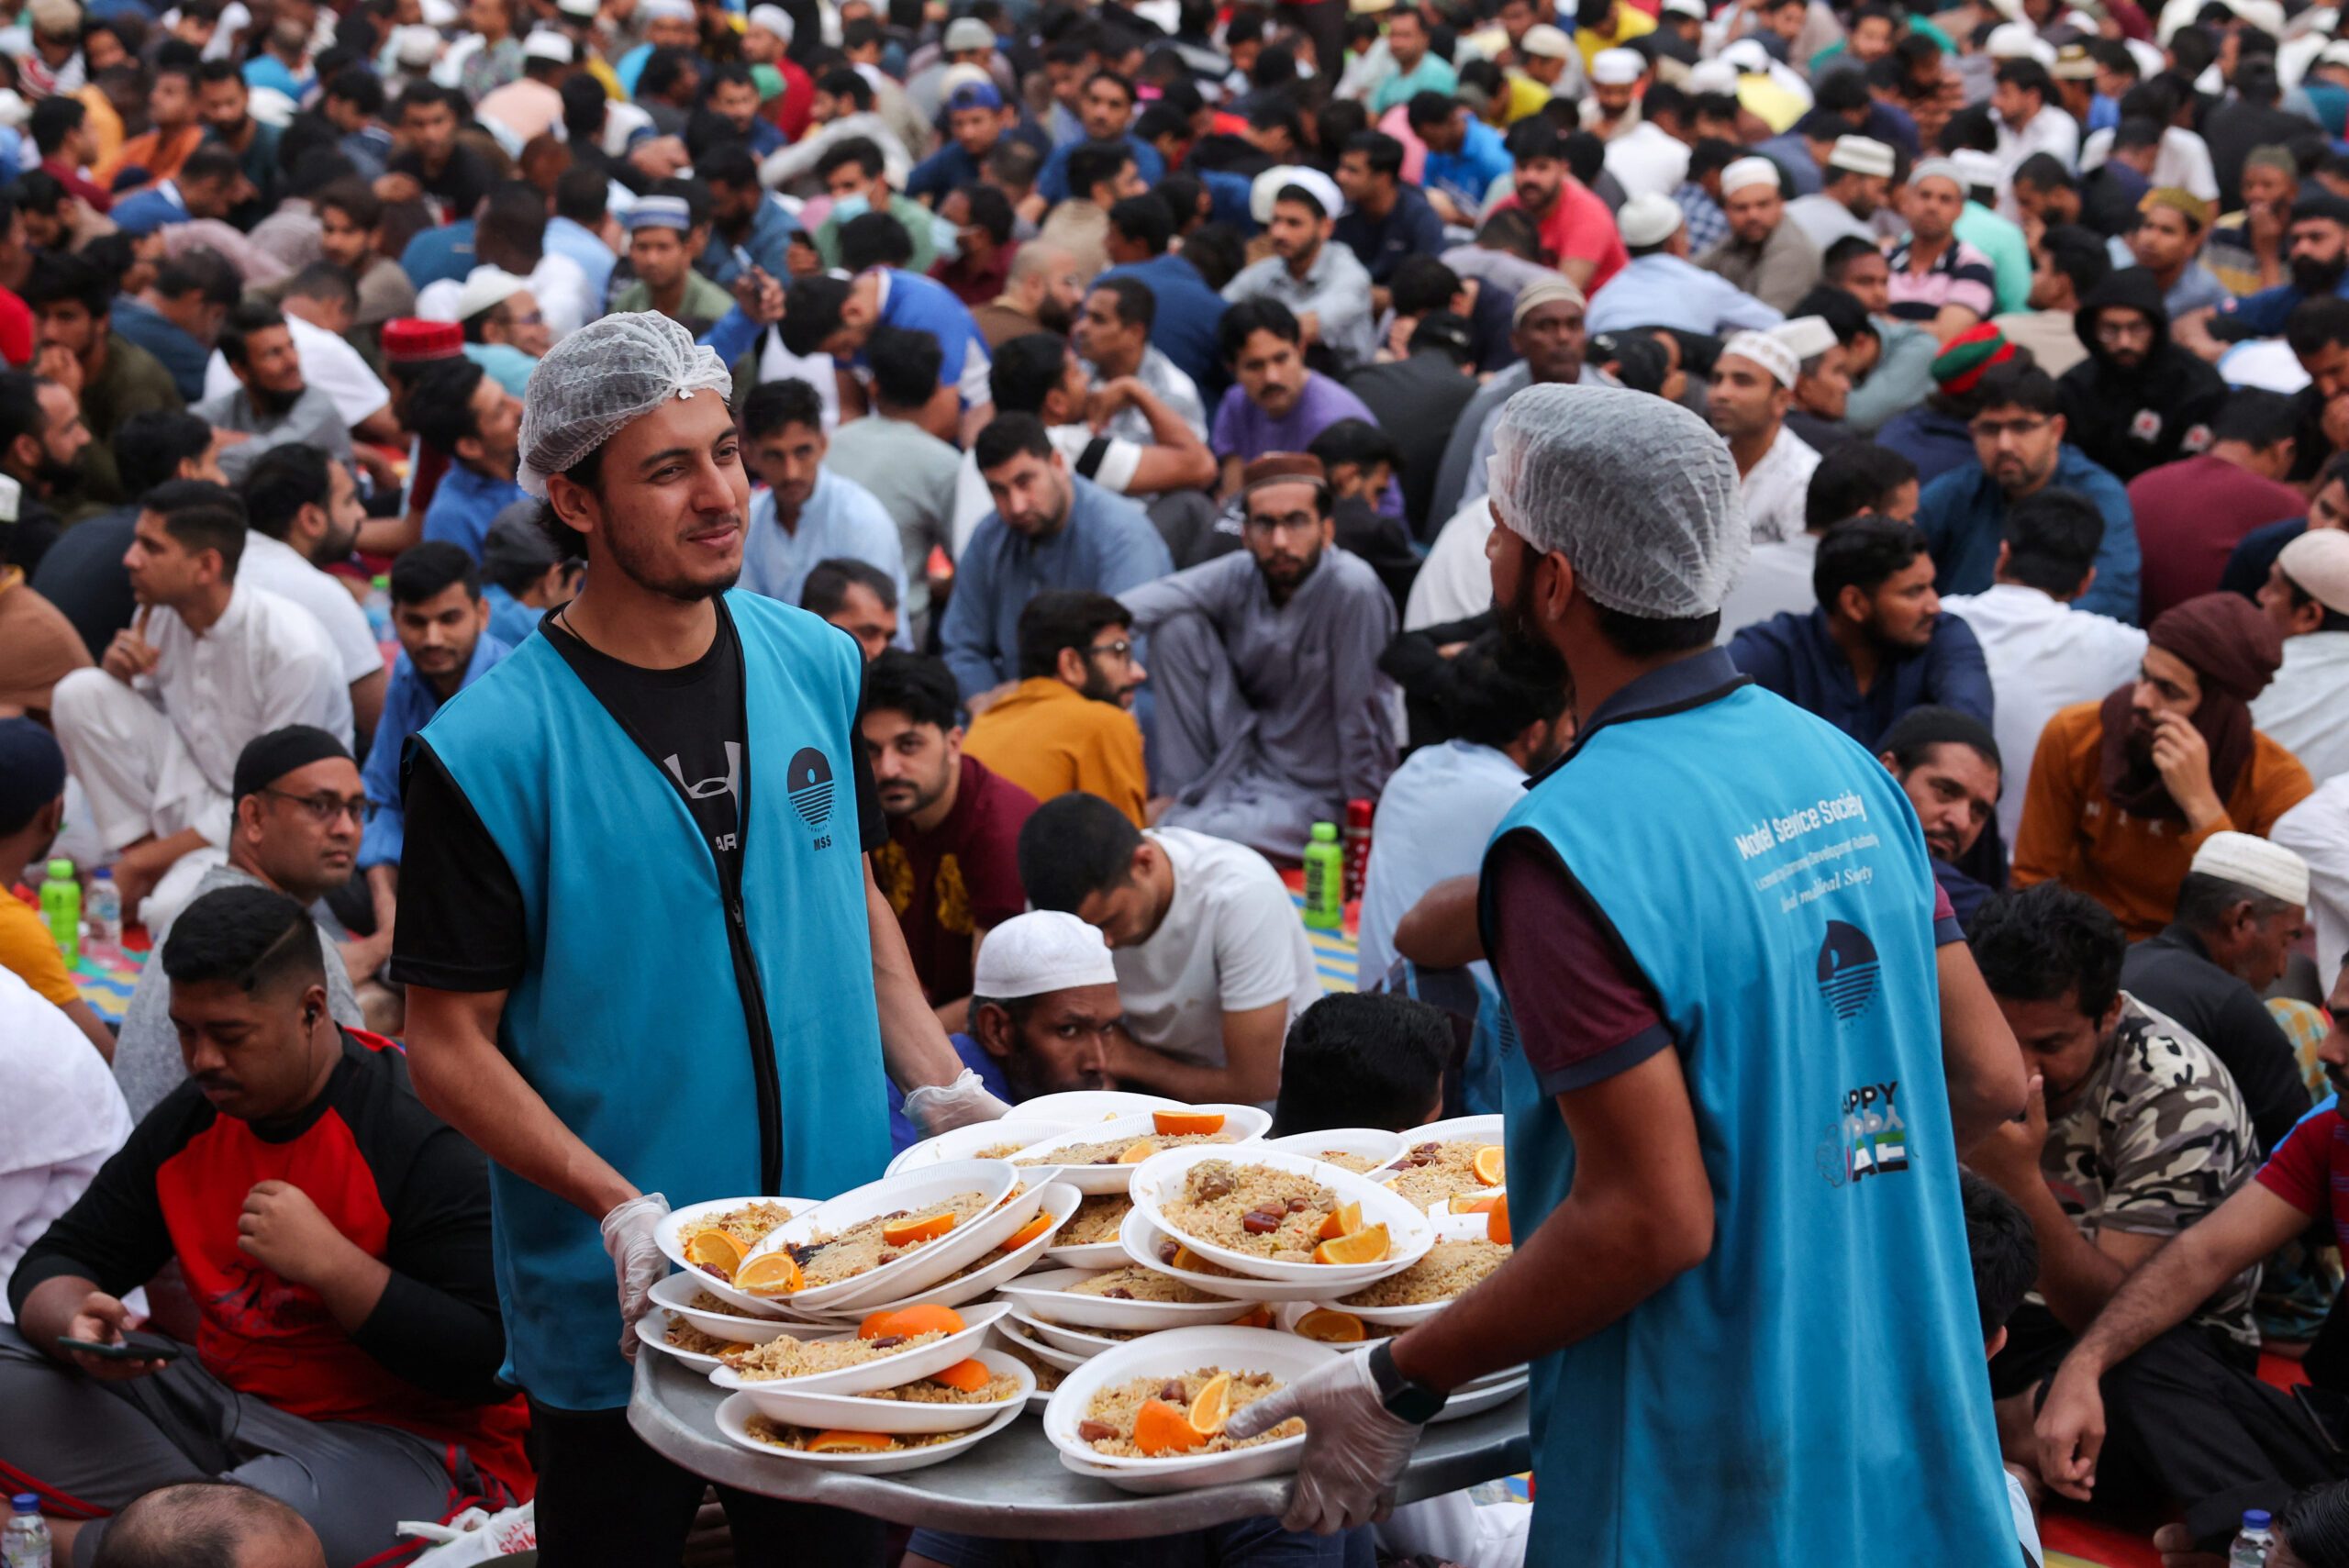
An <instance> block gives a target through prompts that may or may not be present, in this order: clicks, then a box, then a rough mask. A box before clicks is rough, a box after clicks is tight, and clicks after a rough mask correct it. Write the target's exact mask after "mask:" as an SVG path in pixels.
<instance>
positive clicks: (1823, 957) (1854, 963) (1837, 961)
mask: <svg viewBox="0 0 2349 1568" xmlns="http://www.w3.org/2000/svg"><path fill="white" fill-rule="evenodd" d="M1880 967H1881V966H1880V965H1879V964H1878V963H1877V962H1876V944H1875V943H1874V942H1872V941H1870V940H1868V934H1867V933H1866V932H1865V931H1863V930H1862V929H1859V928H1858V927H1857V926H1854V925H1850V924H1847V923H1846V922H1844V921H1842V920H1830V921H1828V922H1827V938H1826V940H1824V941H1822V942H1820V944H1819V994H1820V995H1821V996H1824V997H1825V998H1827V1006H1829V1007H1830V1008H1831V1009H1832V1010H1833V1012H1834V1014H1835V1017H1836V1018H1837V1020H1838V1021H1839V1022H1842V1023H1850V1022H1851V1021H1852V1020H1853V1019H1854V1018H1858V1017H1859V1016H1860V1015H1861V1014H1862V1013H1865V1012H1866V1011H1867V1010H1868V1004H1869V1003H1870V1002H1873V1001H1875V1000H1876V977H1877V973H1878V971H1879V969H1880Z"/></svg>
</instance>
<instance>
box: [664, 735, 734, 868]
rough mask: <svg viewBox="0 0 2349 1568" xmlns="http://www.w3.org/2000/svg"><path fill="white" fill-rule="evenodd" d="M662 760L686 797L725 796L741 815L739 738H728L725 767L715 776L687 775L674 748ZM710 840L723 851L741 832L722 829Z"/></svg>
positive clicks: (731, 845)
mask: <svg viewBox="0 0 2349 1568" xmlns="http://www.w3.org/2000/svg"><path fill="white" fill-rule="evenodd" d="M662 764H663V765H664V766H666V767H667V768H668V770H669V776H670V777H671V778H674V779H675V780H676V781H677V787H678V788H680V789H682V790H684V791H685V798H686V799H688V800H714V799H717V798H718V797H720V796H723V797H725V798H726V799H728V800H730V801H732V802H733V803H734V807H735V817H736V819H737V821H739V820H740V817H741V806H742V745H741V742H740V741H739V740H729V741H728V742H726V771H725V772H724V773H719V774H718V776H717V777H715V778H707V779H703V780H701V781H700V782H699V783H696V782H695V781H694V780H692V779H689V778H687V777H685V763H684V762H683V761H682V760H681V759H680V758H679V757H678V756H677V755H676V753H674V752H672V753H670V754H669V755H668V756H666V757H663V758H662ZM710 841H711V843H712V844H714V845H715V846H716V847H717V849H718V851H719V852H720V853H724V852H726V851H729V850H731V849H733V848H734V847H735V846H736V845H737V844H738V843H740V834H739V833H719V834H716V835H714V836H713V837H712V839H711V840H710Z"/></svg>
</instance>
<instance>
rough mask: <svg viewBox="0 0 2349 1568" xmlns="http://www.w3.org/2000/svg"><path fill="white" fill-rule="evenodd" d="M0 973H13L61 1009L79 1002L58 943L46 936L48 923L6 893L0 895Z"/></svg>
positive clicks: (78, 995) (15, 896)
mask: <svg viewBox="0 0 2349 1568" xmlns="http://www.w3.org/2000/svg"><path fill="white" fill-rule="evenodd" d="M0 969H8V970H13V971H15V972H16V975H17V979H19V980H22V981H23V982H24V983H25V984H28V985H29V986H31V987H32V988H33V989H34V990H36V991H38V992H39V993H40V994H41V995H42V996H44V997H45V998H47V999H48V1000H50V1001H51V1002H54V1003H56V1004H57V1005H58V1006H65V1004H66V1003H68V1002H78V1001H80V1000H81V998H82V993H81V992H80V991H78V990H76V989H74V985H73V974H72V971H71V970H69V969H67V968H66V967H65V955H64V953H63V952H61V951H59V949H58V946H57V939H56V938H54V937H52V936H50V934H49V925H48V922H46V921H44V920H43V919H42V918H41V917H39V915H37V914H35V913H34V912H33V911H32V910H30V909H28V908H27V907H26V906H25V904H24V901H23V900H22V899H20V898H18V897H17V895H15V894H13V893H7V892H5V891H0Z"/></svg>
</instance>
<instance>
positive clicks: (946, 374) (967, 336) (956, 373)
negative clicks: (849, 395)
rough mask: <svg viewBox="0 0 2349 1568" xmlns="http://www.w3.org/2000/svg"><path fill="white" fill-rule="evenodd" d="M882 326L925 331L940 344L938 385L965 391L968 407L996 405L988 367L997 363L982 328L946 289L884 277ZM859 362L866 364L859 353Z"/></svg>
mask: <svg viewBox="0 0 2349 1568" xmlns="http://www.w3.org/2000/svg"><path fill="white" fill-rule="evenodd" d="M881 325H883V326H884V327H902V328H906V330H907V331H909V332H925V333H928V334H929V335H930V336H931V337H933V338H935V339H938V351H939V361H938V384H939V385H941V386H951V387H954V388H956V389H957V390H958V391H960V392H961V394H962V396H963V407H964V408H966V409H968V408H976V407H978V406H980V405H981V404H983V403H991V402H993V401H994V400H995V394H994V393H993V391H991V390H990V389H989V387H988V385H987V367H988V366H989V365H990V364H992V363H993V362H994V360H993V358H992V357H991V356H990V355H989V354H988V353H987V340H986V339H985V338H984V337H982V336H980V334H979V324H978V323H977V322H975V321H974V320H972V319H971V313H970V311H969V310H968V309H967V308H965V307H964V306H963V302H962V301H961V300H959V299H956V298H955V297H954V295H953V294H952V292H951V291H950V290H948V288H947V287H946V285H945V284H941V283H938V282H936V281H935V280H933V279H930V278H925V277H922V276H920V275H919V274H918V273H915V272H905V271H903V270H901V269H899V268H896V267H891V268H889V269H888V270H887V271H886V272H884V273H883V274H882V277H881ZM856 362H857V363H858V364H859V365H863V363H864V351H863V350H861V349H860V350H857V355H856Z"/></svg>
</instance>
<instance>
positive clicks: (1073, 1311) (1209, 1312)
mask: <svg viewBox="0 0 2349 1568" xmlns="http://www.w3.org/2000/svg"><path fill="white" fill-rule="evenodd" d="M1092 1277H1093V1273H1092V1272H1091V1271H1088V1270H1085V1269H1055V1270H1053V1271H1052V1273H1041V1274H1030V1275H1028V1276H1027V1277H1026V1278H1024V1279H1019V1280H1015V1281H1013V1282H1012V1283H1011V1284H1007V1285H1005V1286H1004V1287H1003V1288H1002V1289H1001V1290H999V1291H998V1292H996V1294H997V1295H999V1296H1002V1297H1003V1298H1004V1299H1005V1300H1006V1301H1008V1302H1011V1303H1013V1304H1015V1305H1017V1306H1018V1307H1020V1308H1021V1309H1022V1310H1024V1311H1026V1312H1028V1313H1030V1314H1031V1315H1033V1316H1035V1317H1038V1318H1046V1319H1049V1320H1050V1321H1052V1322H1054V1323H1061V1324H1065V1325H1066V1326H1067V1327H1069V1328H1072V1329H1143V1330H1155V1329H1196V1328H1200V1327H1202V1326H1204V1325H1207V1324H1210V1323H1229V1322H1230V1321H1231V1320H1232V1319H1233V1318H1238V1317H1240V1316H1241V1315H1242V1314H1243V1313H1245V1312H1246V1311H1247V1310H1248V1303H1246V1302H1244V1301H1232V1300H1230V1299H1218V1300H1213V1301H1124V1300H1119V1299H1117V1298H1115V1297H1112V1296H1083V1295H1079V1294H1078V1293H1077V1292H1076V1291H1075V1290H1074V1288H1073V1287H1074V1286H1075V1285H1078V1284H1083V1283H1084V1282H1085V1281H1086V1280H1088V1279H1091V1278H1092Z"/></svg>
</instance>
